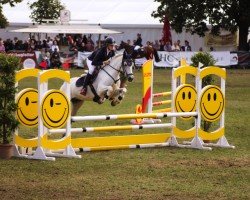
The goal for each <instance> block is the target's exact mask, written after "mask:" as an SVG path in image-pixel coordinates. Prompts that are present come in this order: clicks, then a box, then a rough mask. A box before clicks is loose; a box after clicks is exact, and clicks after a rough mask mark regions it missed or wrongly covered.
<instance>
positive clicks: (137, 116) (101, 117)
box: [71, 112, 197, 122]
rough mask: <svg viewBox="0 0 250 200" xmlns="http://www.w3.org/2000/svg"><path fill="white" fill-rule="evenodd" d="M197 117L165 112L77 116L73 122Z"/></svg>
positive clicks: (182, 113)
mask: <svg viewBox="0 0 250 200" xmlns="http://www.w3.org/2000/svg"><path fill="white" fill-rule="evenodd" d="M183 116H197V112H178V113H177V112H175V113H174V112H165V113H142V114H123V115H94V116H75V117H71V120H72V121H75V122H76V121H93V120H96V121H97V120H116V119H140V118H154V119H158V118H165V117H183Z"/></svg>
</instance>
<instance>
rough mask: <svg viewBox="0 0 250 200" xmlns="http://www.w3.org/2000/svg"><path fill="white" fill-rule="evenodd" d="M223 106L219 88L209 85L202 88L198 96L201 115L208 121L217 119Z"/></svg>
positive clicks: (223, 101) (223, 102) (222, 96)
mask: <svg viewBox="0 0 250 200" xmlns="http://www.w3.org/2000/svg"><path fill="white" fill-rule="evenodd" d="M224 107H225V98H224V95H223V93H222V91H221V89H220V88H219V87H217V86H215V85H209V86H206V87H204V88H203V89H202V91H201V97H200V111H201V115H202V117H203V118H204V119H205V120H206V121H209V122H214V121H216V120H218V119H219V118H220V116H221V114H222V112H223V110H224Z"/></svg>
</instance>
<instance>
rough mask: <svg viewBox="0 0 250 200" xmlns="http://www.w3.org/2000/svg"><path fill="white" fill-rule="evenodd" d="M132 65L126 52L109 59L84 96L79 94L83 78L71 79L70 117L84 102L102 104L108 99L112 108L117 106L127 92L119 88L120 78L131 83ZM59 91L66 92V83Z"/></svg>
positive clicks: (132, 76)
mask: <svg viewBox="0 0 250 200" xmlns="http://www.w3.org/2000/svg"><path fill="white" fill-rule="evenodd" d="M132 65H133V62H132V60H131V56H130V55H129V54H127V52H126V50H124V51H123V52H122V53H121V52H120V53H117V54H116V55H115V56H114V57H113V58H111V60H110V64H108V65H106V66H104V67H100V69H99V73H98V75H97V76H96V78H95V79H94V80H93V82H92V84H90V85H89V86H88V90H87V94H86V96H83V95H81V94H80V91H81V89H82V83H83V81H84V77H85V76H82V77H74V78H71V80H70V95H71V102H72V111H71V115H72V116H74V115H76V113H77V111H78V110H79V108H80V107H81V106H82V104H83V103H84V101H92V100H93V101H95V102H97V103H99V104H102V103H103V102H104V101H105V100H106V99H109V100H110V101H111V105H112V106H115V105H117V104H119V103H120V102H121V101H122V99H123V97H124V94H125V93H126V91H127V89H126V88H120V82H121V76H123V77H124V78H125V79H126V80H128V81H129V82H132V81H133V79H134V75H133V71H132ZM61 90H62V91H64V92H65V91H66V83H64V84H63V85H62V86H61Z"/></svg>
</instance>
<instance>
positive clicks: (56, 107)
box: [41, 90, 70, 128]
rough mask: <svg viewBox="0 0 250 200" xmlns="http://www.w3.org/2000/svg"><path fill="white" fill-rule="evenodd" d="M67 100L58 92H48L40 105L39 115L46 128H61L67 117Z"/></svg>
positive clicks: (68, 107)
mask: <svg viewBox="0 0 250 200" xmlns="http://www.w3.org/2000/svg"><path fill="white" fill-rule="evenodd" d="M69 105H70V104H69V100H68V98H67V97H66V96H65V94H64V93H63V92H61V91H60V90H49V91H48V92H47V93H46V94H45V96H44V98H43V100H42V104H41V114H42V120H43V123H44V125H45V126H46V127H47V128H61V127H62V126H64V124H65V123H66V122H67V119H68V117H69V111H70V106H69Z"/></svg>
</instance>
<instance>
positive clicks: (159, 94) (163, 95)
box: [153, 92, 172, 97]
mask: <svg viewBox="0 0 250 200" xmlns="http://www.w3.org/2000/svg"><path fill="white" fill-rule="evenodd" d="M171 94H172V92H160V93H155V94H153V97H165V96H170V95H171Z"/></svg>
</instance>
